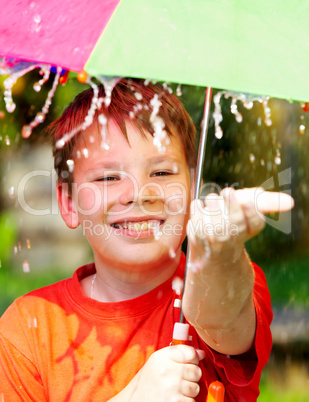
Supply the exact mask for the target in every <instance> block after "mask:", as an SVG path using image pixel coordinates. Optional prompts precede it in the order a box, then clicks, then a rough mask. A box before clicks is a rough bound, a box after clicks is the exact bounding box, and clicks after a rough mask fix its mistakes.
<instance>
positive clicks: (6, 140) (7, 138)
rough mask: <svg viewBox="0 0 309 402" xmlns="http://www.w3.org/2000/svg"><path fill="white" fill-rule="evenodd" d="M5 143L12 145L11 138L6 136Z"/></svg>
mask: <svg viewBox="0 0 309 402" xmlns="http://www.w3.org/2000/svg"><path fill="white" fill-rule="evenodd" d="M4 141H5V144H6V145H11V141H10V138H9V137H8V135H6V136H5V139H4Z"/></svg>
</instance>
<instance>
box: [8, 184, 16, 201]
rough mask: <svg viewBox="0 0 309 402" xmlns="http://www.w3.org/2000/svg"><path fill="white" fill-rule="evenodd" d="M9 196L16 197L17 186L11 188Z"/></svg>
mask: <svg viewBox="0 0 309 402" xmlns="http://www.w3.org/2000/svg"><path fill="white" fill-rule="evenodd" d="M9 197H10V198H12V199H13V198H15V188H14V187H13V186H11V187H10V188H9Z"/></svg>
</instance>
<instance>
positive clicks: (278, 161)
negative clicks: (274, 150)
mask: <svg viewBox="0 0 309 402" xmlns="http://www.w3.org/2000/svg"><path fill="white" fill-rule="evenodd" d="M275 164H276V165H281V156H280V155H277V156H276V157H275Z"/></svg>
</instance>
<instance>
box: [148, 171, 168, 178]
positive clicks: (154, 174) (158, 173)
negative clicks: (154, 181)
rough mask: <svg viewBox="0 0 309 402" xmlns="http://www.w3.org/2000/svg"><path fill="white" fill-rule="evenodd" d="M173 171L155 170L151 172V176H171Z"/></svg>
mask: <svg viewBox="0 0 309 402" xmlns="http://www.w3.org/2000/svg"><path fill="white" fill-rule="evenodd" d="M172 174H173V172H169V171H167V170H159V171H157V172H154V173H152V174H151V177H156V176H170V175H172Z"/></svg>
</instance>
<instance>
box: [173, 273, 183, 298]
mask: <svg viewBox="0 0 309 402" xmlns="http://www.w3.org/2000/svg"><path fill="white" fill-rule="evenodd" d="M172 289H173V290H174V291H175V292H176V294H177V295H178V296H179V295H181V292H182V289H183V280H182V279H181V278H179V276H176V277H175V278H174V279H173V281H172Z"/></svg>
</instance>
